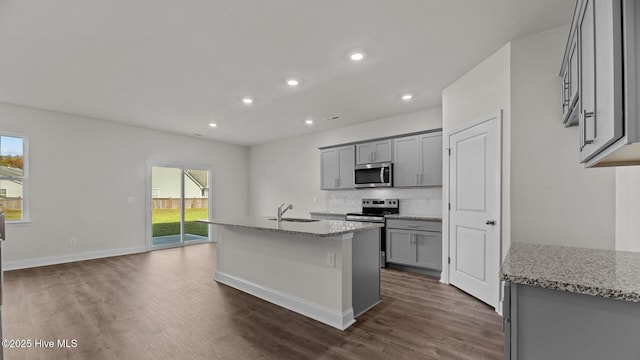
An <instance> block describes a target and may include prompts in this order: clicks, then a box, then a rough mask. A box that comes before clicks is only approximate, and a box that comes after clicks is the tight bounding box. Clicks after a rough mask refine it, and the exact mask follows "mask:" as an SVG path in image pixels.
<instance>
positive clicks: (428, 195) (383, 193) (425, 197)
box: [327, 187, 442, 216]
mask: <svg viewBox="0 0 640 360" xmlns="http://www.w3.org/2000/svg"><path fill="white" fill-rule="evenodd" d="M327 193H328V198H327V206H328V209H327V210H328V211H345V212H353V211H360V210H362V199H399V200H400V213H401V214H419V215H436V216H439V215H442V188H441V187H432V188H431V187H430V188H411V189H399V188H391V189H383V188H376V189H361V190H345V191H327Z"/></svg>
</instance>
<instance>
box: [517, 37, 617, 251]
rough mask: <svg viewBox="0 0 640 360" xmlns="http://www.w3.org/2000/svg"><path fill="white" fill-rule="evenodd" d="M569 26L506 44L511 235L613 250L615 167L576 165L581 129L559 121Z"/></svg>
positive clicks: (559, 243)
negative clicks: (561, 74)
mask: <svg viewBox="0 0 640 360" xmlns="http://www.w3.org/2000/svg"><path fill="white" fill-rule="evenodd" d="M568 33H569V27H568V26H563V27H560V28H556V29H551V30H548V31H545V32H542V33H539V34H536V35H533V36H529V37H525V38H521V39H517V40H514V41H513V42H512V45H511V101H512V102H511V119H512V121H511V126H512V129H511V170H510V174H511V239H512V241H513V242H528V243H536V244H553V245H567V246H580V247H588V248H600V249H613V248H614V239H615V225H614V224H615V171H614V169H611V168H592V169H586V168H585V167H584V166H583V165H581V164H579V163H578V129H577V126H576V127H571V128H565V127H564V126H563V125H562V124H561V119H562V113H561V107H560V96H559V91H560V90H559V89H560V80H559V76H558V73H559V72H560V64H561V61H562V56H563V53H564V48H565V44H566V41H567V36H568Z"/></svg>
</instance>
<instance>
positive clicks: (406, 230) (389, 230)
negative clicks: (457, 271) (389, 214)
mask: <svg viewBox="0 0 640 360" xmlns="http://www.w3.org/2000/svg"><path fill="white" fill-rule="evenodd" d="M436 229H437V230H438V231H435V230H436ZM386 255H387V262H388V263H392V264H400V265H407V266H412V267H419V268H426V269H432V270H438V271H440V270H442V223H440V222H436V221H420V220H396V221H391V220H387V225H386Z"/></svg>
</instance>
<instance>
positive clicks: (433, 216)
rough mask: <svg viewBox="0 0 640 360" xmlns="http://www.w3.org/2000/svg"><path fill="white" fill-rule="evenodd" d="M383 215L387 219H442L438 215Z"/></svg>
mask: <svg viewBox="0 0 640 360" xmlns="http://www.w3.org/2000/svg"><path fill="white" fill-rule="evenodd" d="M384 217H385V218H387V219H402V220H429V221H442V216H438V215H418V214H393V215H385V216H384Z"/></svg>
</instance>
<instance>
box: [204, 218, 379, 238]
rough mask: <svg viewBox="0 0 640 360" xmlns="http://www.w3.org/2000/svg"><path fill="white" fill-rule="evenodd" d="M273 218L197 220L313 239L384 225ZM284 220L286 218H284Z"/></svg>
mask: <svg viewBox="0 0 640 360" xmlns="http://www.w3.org/2000/svg"><path fill="white" fill-rule="evenodd" d="M272 218H273V217H268V216H240V217H234V218H221V219H213V220H212V221H208V220H197V221H198V222H202V223H207V224H214V225H225V226H232V227H241V228H247V229H254V230H266V231H275V232H282V233H288V234H299V235H307V236H315V237H331V236H337V235H343V234H348V233H352V232H357V231H365V230H371V229H376V228H381V227H383V226H384V224H380V223H368V222H353V221H338V220H318V221H313V222H291V221H282V222H280V223H278V222H277V221H275V220H269V219H272ZM285 218H286V216H285Z"/></svg>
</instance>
